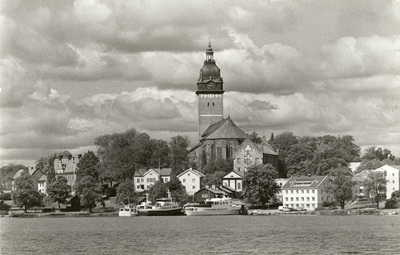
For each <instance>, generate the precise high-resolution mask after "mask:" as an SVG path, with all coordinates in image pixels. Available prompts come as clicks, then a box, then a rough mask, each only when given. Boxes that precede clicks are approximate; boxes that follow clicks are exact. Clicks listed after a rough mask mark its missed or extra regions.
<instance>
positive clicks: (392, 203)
mask: <svg viewBox="0 0 400 255" xmlns="http://www.w3.org/2000/svg"><path fill="white" fill-rule="evenodd" d="M395 208H397V201H396V199H393V198H392V199H388V200H386V203H385V209H395Z"/></svg>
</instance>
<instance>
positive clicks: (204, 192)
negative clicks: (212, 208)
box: [194, 187, 225, 203]
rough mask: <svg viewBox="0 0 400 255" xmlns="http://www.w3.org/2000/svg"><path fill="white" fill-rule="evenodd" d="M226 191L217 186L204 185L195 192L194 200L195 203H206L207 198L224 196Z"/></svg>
mask: <svg viewBox="0 0 400 255" xmlns="http://www.w3.org/2000/svg"><path fill="white" fill-rule="evenodd" d="M224 196H225V193H224V192H223V191H221V190H218V189H215V187H212V188H210V187H204V188H202V189H200V190H199V191H197V192H196V193H194V202H195V203H204V201H206V199H211V198H216V197H224Z"/></svg>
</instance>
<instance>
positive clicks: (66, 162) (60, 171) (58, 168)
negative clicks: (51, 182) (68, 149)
mask: <svg viewBox="0 0 400 255" xmlns="http://www.w3.org/2000/svg"><path fill="white" fill-rule="evenodd" d="M80 158H81V154H79V155H78V156H77V157H74V156H72V155H69V156H59V157H58V158H56V159H54V171H55V174H56V178H58V177H59V176H64V177H65V178H66V179H67V181H68V185H69V186H70V187H71V191H70V192H71V193H72V194H73V195H74V194H75V182H76V171H77V165H78V163H79V160H80Z"/></svg>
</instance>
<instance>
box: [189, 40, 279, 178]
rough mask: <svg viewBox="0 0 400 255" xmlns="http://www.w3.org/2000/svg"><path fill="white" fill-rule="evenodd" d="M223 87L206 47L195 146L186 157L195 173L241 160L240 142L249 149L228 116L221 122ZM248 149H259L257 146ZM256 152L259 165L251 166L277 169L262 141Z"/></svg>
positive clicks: (244, 136)
mask: <svg viewBox="0 0 400 255" xmlns="http://www.w3.org/2000/svg"><path fill="white" fill-rule="evenodd" d="M223 85H224V83H223V79H222V76H221V70H220V69H219V68H218V66H217V65H216V62H215V60H214V52H213V49H212V48H211V43H209V44H208V48H207V50H206V59H205V60H204V65H203V67H202V68H201V69H200V75H199V79H198V81H197V91H196V95H197V99H198V118H199V130H198V132H199V133H198V137H199V143H198V144H196V145H195V146H194V147H193V148H191V149H189V155H188V157H189V160H190V161H191V163H194V162H196V164H197V169H201V168H202V167H203V166H204V165H206V164H207V163H209V162H215V161H218V160H225V159H231V160H234V159H235V158H236V157H238V156H239V157H241V156H242V155H241V153H240V152H242V151H245V150H244V148H242V147H243V146H242V144H243V142H244V141H246V146H250V145H251V143H252V142H251V141H250V140H249V139H248V136H247V134H246V133H245V132H243V130H241V129H240V128H239V127H238V126H237V125H236V124H235V123H234V122H233V121H232V119H231V118H230V116H228V117H227V118H224V115H223V113H224V111H223V110H224V104H223V103H224V98H223V94H224V92H225V91H224V87H223ZM251 146H252V147H253V148H255V147H257V148H258V147H259V145H257V146H256V145H251ZM242 149H243V150H242ZM257 152H259V153H260V155H259V160H260V161H259V162H255V161H254V163H264V162H265V163H272V164H273V165H274V166H275V167H276V168H277V167H278V164H277V162H278V159H277V158H278V154H277V152H276V151H275V150H274V149H273V148H272V147H271V146H270V145H269V144H268V143H267V142H266V141H263V143H262V145H261V148H260V149H258V151H257ZM246 153H247V152H246ZM267 154H268V155H267ZM246 155H247V154H246ZM254 160H255V159H254ZM234 162H235V161H234ZM236 163H237V162H236ZM235 168H236V169H235V170H239V169H238V168H241V169H240V170H242V171H244V170H245V168H244V167H243V168H242V167H240V166H236V167H235ZM232 170H233V169H232ZM240 170H239V171H240Z"/></svg>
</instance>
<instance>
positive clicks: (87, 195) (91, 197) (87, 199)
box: [81, 188, 102, 213]
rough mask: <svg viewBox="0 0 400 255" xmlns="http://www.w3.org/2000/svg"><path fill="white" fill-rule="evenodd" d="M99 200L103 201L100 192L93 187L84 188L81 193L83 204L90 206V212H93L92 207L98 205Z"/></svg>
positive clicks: (86, 206)
mask: <svg viewBox="0 0 400 255" xmlns="http://www.w3.org/2000/svg"><path fill="white" fill-rule="evenodd" d="M97 201H102V200H101V195H100V194H99V193H97V192H95V191H93V190H91V189H87V188H84V189H83V191H82V194H81V205H82V206H83V207H85V208H88V209H89V212H90V213H92V208H94V207H96V202H97Z"/></svg>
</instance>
